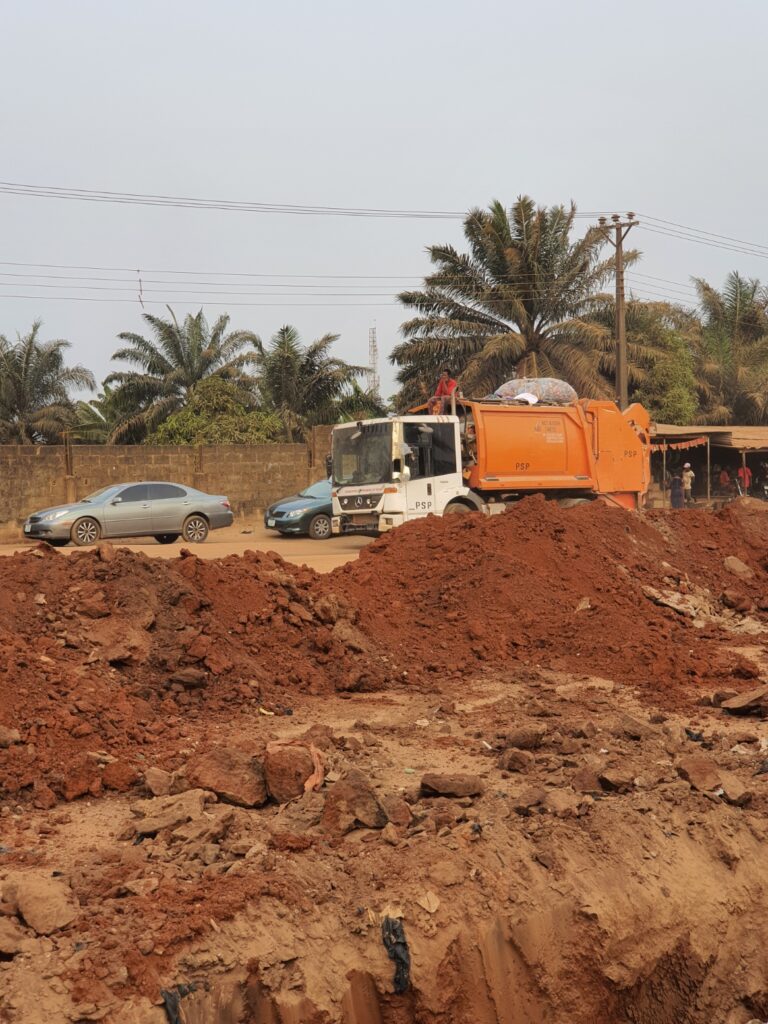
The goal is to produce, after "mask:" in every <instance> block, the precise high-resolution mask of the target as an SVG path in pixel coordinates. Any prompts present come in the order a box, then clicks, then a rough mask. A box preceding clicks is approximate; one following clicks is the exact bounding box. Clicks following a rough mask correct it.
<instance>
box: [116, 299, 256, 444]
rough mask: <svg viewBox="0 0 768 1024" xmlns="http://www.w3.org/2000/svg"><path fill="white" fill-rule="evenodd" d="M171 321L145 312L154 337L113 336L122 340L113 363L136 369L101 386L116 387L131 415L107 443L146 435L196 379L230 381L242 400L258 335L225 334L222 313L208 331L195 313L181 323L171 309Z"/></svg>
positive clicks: (185, 397)
mask: <svg viewBox="0 0 768 1024" xmlns="http://www.w3.org/2000/svg"><path fill="white" fill-rule="evenodd" d="M168 312H169V314H170V318H169V319H167V320H165V319H163V318H162V317H157V316H152V314H150V313H145V314H144V320H145V322H146V323H147V324H148V325H149V327H150V328H151V329H152V332H153V334H154V338H153V339H151V340H150V339H147V338H144V337H142V336H141V335H140V334H133V333H132V332H124V333H122V334H119V335H118V337H119V338H120V339H121V341H125V342H127V345H126V346H125V347H124V348H121V349H119V350H118V351H117V352H115V354H114V355H113V357H112V358H113V359H121V360H123V361H124V362H127V363H132V364H133V365H134V366H138V367H139V369H138V370H125V371H117V372H115V373H111V374H110V375H109V377H107V379H106V381H105V383H106V384H116V385H117V393H118V398H119V401H120V402H121V403H125V405H126V406H127V407H129V408H130V409H131V410H132V412H131V414H130V415H129V416H128V417H127V418H126V419H124V420H123V421H122V422H121V423H120V424H119V426H118V427H117V428H116V430H115V431H114V433H113V436H112V440H115V441H119V440H123V439H124V438H125V437H126V436H128V435H130V433H131V432H132V431H136V430H137V429H139V430H142V431H145V432H151V431H152V430H154V429H155V428H156V427H157V426H158V425H159V424H160V423H162V422H163V420H164V419H166V418H167V417H168V416H170V415H171V414H172V413H174V412H177V411H178V410H179V409H181V408H182V407H183V406H184V405H185V404H186V402H187V401H188V399H189V397H190V395H191V393H192V391H193V390H194V388H195V385H197V384H198V383H199V382H200V381H202V380H204V379H205V378H207V377H209V376H213V375H215V376H219V377H223V378H225V379H227V380H230V381H232V382H233V383H235V384H236V385H237V386H238V388H240V389H241V391H242V394H243V398H244V399H247V397H248V396H249V394H250V393H251V392H252V390H253V386H254V381H253V378H252V377H251V376H249V374H248V370H247V368H248V366H249V365H250V364H252V363H255V362H256V359H257V356H256V353H255V352H254V351H253V349H252V348H251V347H250V346H253V345H256V346H259V345H260V342H259V339H258V337H257V336H256V335H255V334H253V333H252V332H251V331H231V332H230V333H229V334H227V333H226V330H227V326H228V324H229V317H228V316H227V315H226V314H224V315H222V316H220V317H219V318H218V320H217V321H216V322H215V324H214V325H213V327H209V326H208V322H207V321H206V319H205V317H204V316H203V311H202V310H200V312H199V313H197V314H196V315H195V316H191V315H189V316H186V317H185V318H184V321H183V322H182V323H179V321H178V320H177V319H176V316H175V314H174V312H173V310H172V309H170V307H169V309H168Z"/></svg>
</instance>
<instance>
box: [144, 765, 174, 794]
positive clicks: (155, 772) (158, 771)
mask: <svg viewBox="0 0 768 1024" xmlns="http://www.w3.org/2000/svg"><path fill="white" fill-rule="evenodd" d="M171 778H172V776H171V773H170V772H166V771H163V769H162V768H154V767H153V768H147V770H146V771H145V772H144V785H145V786H146V787H147V789H148V790H149V791H150V793H151V794H152V796H168V794H169V793H170V791H171Z"/></svg>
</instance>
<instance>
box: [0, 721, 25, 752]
mask: <svg viewBox="0 0 768 1024" xmlns="http://www.w3.org/2000/svg"><path fill="white" fill-rule="evenodd" d="M14 743H21V734H20V732H19V730H18V729H9V728H7V726H5V725H0V750H5V749H6V748H7V747H11V746H13V744H14Z"/></svg>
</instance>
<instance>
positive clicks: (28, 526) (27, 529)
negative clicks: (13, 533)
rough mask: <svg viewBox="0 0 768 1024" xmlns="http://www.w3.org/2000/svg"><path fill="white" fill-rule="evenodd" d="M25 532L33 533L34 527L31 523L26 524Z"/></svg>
mask: <svg viewBox="0 0 768 1024" xmlns="http://www.w3.org/2000/svg"><path fill="white" fill-rule="evenodd" d="M24 533H32V527H31V526H30V525H29V524H26V525H25V527H24Z"/></svg>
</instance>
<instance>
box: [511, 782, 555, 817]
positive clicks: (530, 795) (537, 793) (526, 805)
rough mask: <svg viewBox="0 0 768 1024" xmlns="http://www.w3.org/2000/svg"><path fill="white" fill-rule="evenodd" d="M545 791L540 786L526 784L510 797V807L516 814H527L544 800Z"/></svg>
mask: <svg viewBox="0 0 768 1024" xmlns="http://www.w3.org/2000/svg"><path fill="white" fill-rule="evenodd" d="M546 795H547V791H546V789H543V788H542V787H541V786H528V787H526V788H525V789H524V790H523V791H522V792H521V793H518V794H517V795H516V796H513V797H512V809H513V810H514V811H515V813H516V814H522V815H529V814H530V813H531V810H532V809H533V808H534V807H538V806H539V805H540V804H542V803H543V802H544V799H545V798H546Z"/></svg>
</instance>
